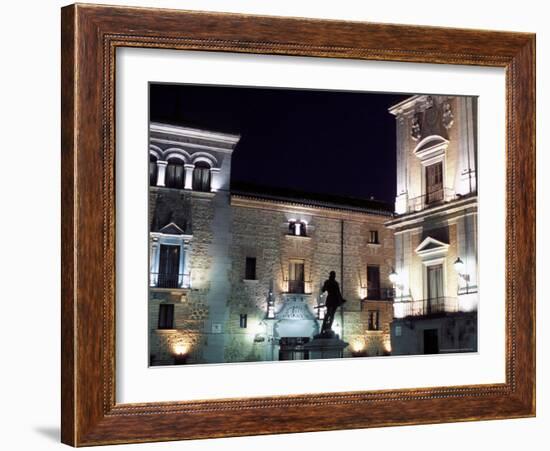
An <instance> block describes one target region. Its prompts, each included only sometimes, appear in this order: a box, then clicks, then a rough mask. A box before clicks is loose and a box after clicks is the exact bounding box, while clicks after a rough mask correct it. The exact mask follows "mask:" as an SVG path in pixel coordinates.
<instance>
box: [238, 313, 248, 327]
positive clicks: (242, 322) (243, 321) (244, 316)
mask: <svg viewBox="0 0 550 451" xmlns="http://www.w3.org/2000/svg"><path fill="white" fill-rule="evenodd" d="M247 322H248V316H247V314H246V313H244V314H242V315H241V316H240V317H239V326H240V327H241V329H246V326H247Z"/></svg>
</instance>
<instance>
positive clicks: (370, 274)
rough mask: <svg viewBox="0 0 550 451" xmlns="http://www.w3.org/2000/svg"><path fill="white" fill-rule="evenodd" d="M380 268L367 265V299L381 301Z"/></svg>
mask: <svg viewBox="0 0 550 451" xmlns="http://www.w3.org/2000/svg"><path fill="white" fill-rule="evenodd" d="M380 295H381V293H380V266H378V265H367V299H381V296H380Z"/></svg>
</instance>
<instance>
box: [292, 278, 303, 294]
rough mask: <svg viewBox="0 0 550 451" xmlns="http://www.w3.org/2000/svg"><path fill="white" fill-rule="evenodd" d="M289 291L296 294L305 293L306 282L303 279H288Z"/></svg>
mask: <svg viewBox="0 0 550 451" xmlns="http://www.w3.org/2000/svg"><path fill="white" fill-rule="evenodd" d="M288 292H289V293H295V294H304V293H305V282H304V281H303V280H289V281H288Z"/></svg>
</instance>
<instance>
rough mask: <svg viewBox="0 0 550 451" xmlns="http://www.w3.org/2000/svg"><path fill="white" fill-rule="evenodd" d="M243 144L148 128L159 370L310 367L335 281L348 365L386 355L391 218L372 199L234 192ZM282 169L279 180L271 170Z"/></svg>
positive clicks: (338, 327)
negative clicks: (326, 290)
mask: <svg viewBox="0 0 550 451" xmlns="http://www.w3.org/2000/svg"><path fill="white" fill-rule="evenodd" d="M238 141H239V136H238V135H231V134H225V133H217V132H211V131H206V130H199V129H194V128H188V127H179V126H172V125H167V124H159V123H152V124H151V125H150V143H149V144H150V164H149V179H150V201H149V219H150V221H149V227H150V233H149V238H150V268H149V274H150V276H149V301H148V302H149V306H148V309H149V310H148V311H149V344H150V362H151V364H152V365H166V364H172V363H177V362H178V361H180V362H182V363H215V362H217V363H220V362H243V361H265V360H290V359H307V358H309V355H308V352H307V351H306V350H304V348H303V345H304V344H306V343H307V342H309V341H310V340H311V339H312V338H313V337H314V335H315V334H317V333H318V332H319V330H320V324H321V322H322V318H323V312H324V309H323V302H324V301H323V298H322V297H321V296H320V287H321V286H322V284H323V282H324V280H325V279H326V278H328V274H329V272H330V271H336V273H337V280H338V281H339V283H340V286H341V288H342V291H343V296H344V298H345V299H346V300H347V302H346V304H345V305H344V308H343V313H340V311H339V312H338V313H337V316H336V318H335V321H334V329H335V331H336V332H337V333H338V334H339V335H340V336H341V338H342V339H343V340H345V341H346V342H348V343H350V346H348V348H347V349H346V350H345V352H344V356H351V355H369V356H376V355H385V354H388V353H389V351H390V322H391V319H392V294H393V291H392V289H391V286H390V284H389V283H388V284H386V283H385V282H384V281H386V280H387V279H388V276H389V273H390V271H391V270H392V268H393V267H394V266H395V262H394V255H395V252H394V247H393V246H394V244H393V243H394V241H393V233H392V232H391V231H390V230H388V229H386V228H385V227H384V223H385V222H386V221H387V220H388V219H389V218H391V216H392V213H391V208H389V207H388V206H386V205H385V204H384V203H381V202H377V201H375V200H367V199H348V198H338V197H335V196H325V195H313V194H311V193H301V192H291V191H289V190H282V189H274V188H265V187H263V188H262V187H257V186H245V185H242V184H241V185H238V184H234V185H232V186H231V187H230V183H229V181H230V174H231V156H232V153H233V151H234V149H235V147H236V146H237V144H238ZM274 170H276V169H274Z"/></svg>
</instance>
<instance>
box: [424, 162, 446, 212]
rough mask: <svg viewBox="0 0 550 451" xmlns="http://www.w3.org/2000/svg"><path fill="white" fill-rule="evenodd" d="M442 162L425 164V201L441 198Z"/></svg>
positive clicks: (436, 200) (435, 200)
mask: <svg viewBox="0 0 550 451" xmlns="http://www.w3.org/2000/svg"><path fill="white" fill-rule="evenodd" d="M443 194H444V193H443V162H441V161H440V162H438V163H434V164H431V165H429V166H426V203H427V204H431V203H434V202H440V201H442V200H443V197H444V196H443Z"/></svg>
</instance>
